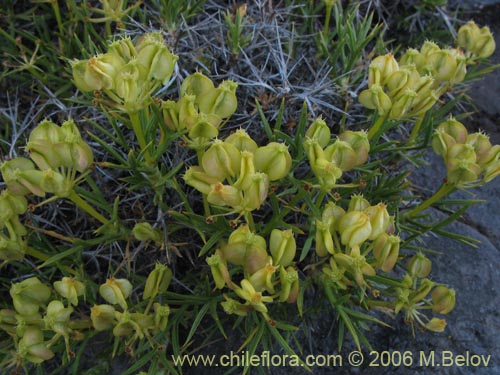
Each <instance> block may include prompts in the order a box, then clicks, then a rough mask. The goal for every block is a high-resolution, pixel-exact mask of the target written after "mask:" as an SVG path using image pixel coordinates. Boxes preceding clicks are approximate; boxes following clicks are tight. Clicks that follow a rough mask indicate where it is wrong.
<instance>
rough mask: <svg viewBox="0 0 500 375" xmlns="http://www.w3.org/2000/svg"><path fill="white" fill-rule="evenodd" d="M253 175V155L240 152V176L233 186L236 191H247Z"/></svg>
mask: <svg viewBox="0 0 500 375" xmlns="http://www.w3.org/2000/svg"><path fill="white" fill-rule="evenodd" d="M254 175H255V166H254V163H253V153H251V152H249V151H241V165H240V176H239V177H238V180H236V182H235V183H234V184H233V186H234V187H236V188H238V189H243V190H244V189H248V187H249V186H250V184H251V183H252V178H253V177H254Z"/></svg>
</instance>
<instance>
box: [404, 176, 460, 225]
mask: <svg viewBox="0 0 500 375" xmlns="http://www.w3.org/2000/svg"><path fill="white" fill-rule="evenodd" d="M455 188H456V186H455V185H454V184H448V183H444V184H443V185H441V187H440V188H439V190H438V191H436V192H435V193H434V195H433V196H432V197H430V198H428V199H427V200H426V201H424V202H422V203H420V204H419V205H418V206H416V207H414V208H413V209H411V210H410V211H408V212H407V213H406V215H405V216H407V217H409V218H411V217H413V216H415V215H416V214H418V213H419V212H421V211H423V210H425V209H426V208H427V207H430V206H431V205H433V204H434V203H436V202H437V201H438V200H440V199H441V198H443V197H444V196H446V195H448V194H450V193H451V192H452V191H453V190H455Z"/></svg>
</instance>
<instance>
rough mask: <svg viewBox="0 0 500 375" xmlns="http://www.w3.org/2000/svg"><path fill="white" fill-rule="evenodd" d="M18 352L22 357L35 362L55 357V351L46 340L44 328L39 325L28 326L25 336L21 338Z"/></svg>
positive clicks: (38, 362)
mask: <svg viewBox="0 0 500 375" xmlns="http://www.w3.org/2000/svg"><path fill="white" fill-rule="evenodd" d="M17 353H18V355H19V356H20V357H21V358H23V359H26V360H28V361H30V362H31V363H34V364H40V363H42V362H43V361H46V360H49V359H51V358H52V357H54V353H53V352H52V351H51V350H50V349H49V348H48V345H47V343H45V342H44V337H43V332H42V330H41V329H40V328H37V327H28V328H26V331H25V332H24V335H23V337H22V338H21V340H19V344H18V347H17Z"/></svg>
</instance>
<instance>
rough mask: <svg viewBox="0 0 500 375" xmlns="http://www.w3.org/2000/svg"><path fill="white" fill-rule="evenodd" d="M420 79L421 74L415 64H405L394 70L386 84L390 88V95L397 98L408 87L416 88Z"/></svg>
mask: <svg viewBox="0 0 500 375" xmlns="http://www.w3.org/2000/svg"><path fill="white" fill-rule="evenodd" d="M419 80H420V74H419V73H418V71H417V68H416V67H415V65H413V64H412V65H405V66H402V67H401V68H400V69H399V70H396V71H395V72H393V73H392V74H391V75H390V76H389V78H388V79H387V82H386V85H387V88H388V89H389V96H390V97H391V98H397V97H399V96H400V95H402V94H403V93H404V92H405V91H406V90H407V89H414V87H415V86H416V85H417V82H418V81H419Z"/></svg>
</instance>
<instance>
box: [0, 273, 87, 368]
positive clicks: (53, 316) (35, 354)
mask: <svg viewBox="0 0 500 375" xmlns="http://www.w3.org/2000/svg"><path fill="white" fill-rule="evenodd" d="M54 289H55V291H56V292H57V294H58V295H59V297H62V301H61V300H60V299H58V298H57V296H53V298H51V297H52V295H53V291H52V289H51V288H50V287H48V286H46V285H45V284H43V283H42V282H41V281H40V280H39V279H38V278H37V277H31V278H29V279H26V280H23V281H21V282H19V283H15V284H12V286H11V288H10V296H11V297H12V302H13V305H14V310H10V309H4V310H0V328H1V329H2V330H4V331H5V332H7V333H8V334H9V335H10V336H12V337H16V340H15V342H16V343H17V345H16V349H17V352H16V357H15V358H14V361H19V362H20V361H23V360H27V361H30V362H32V363H35V364H38V363H41V362H43V361H45V360H48V359H50V358H52V357H53V356H54V351H53V350H52V347H53V346H55V345H56V343H57V342H58V341H59V339H61V338H63V339H64V342H65V347H66V352H67V354H68V356H69V355H70V353H71V349H70V339H73V340H75V339H76V340H77V339H81V338H83V336H82V335H81V334H80V332H79V330H78V328H76V327H77V326H78V324H75V323H74V322H72V321H71V314H72V313H73V310H74V309H73V306H77V305H78V297H81V296H83V295H84V294H85V285H84V284H83V283H82V282H81V281H79V280H77V279H75V278H70V277H64V278H63V279H62V280H60V281H56V282H54ZM40 309H41V310H42V311H43V313H41V312H40ZM44 332H50V333H51V334H52V337H51V338H50V339H48V340H46V338H45V337H46V335H45V334H44Z"/></svg>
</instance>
